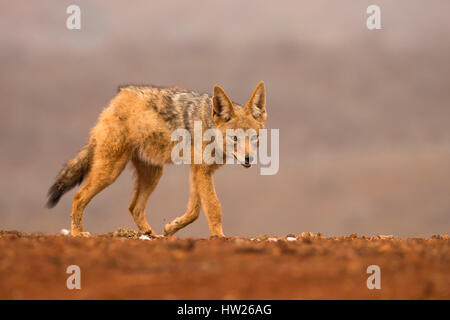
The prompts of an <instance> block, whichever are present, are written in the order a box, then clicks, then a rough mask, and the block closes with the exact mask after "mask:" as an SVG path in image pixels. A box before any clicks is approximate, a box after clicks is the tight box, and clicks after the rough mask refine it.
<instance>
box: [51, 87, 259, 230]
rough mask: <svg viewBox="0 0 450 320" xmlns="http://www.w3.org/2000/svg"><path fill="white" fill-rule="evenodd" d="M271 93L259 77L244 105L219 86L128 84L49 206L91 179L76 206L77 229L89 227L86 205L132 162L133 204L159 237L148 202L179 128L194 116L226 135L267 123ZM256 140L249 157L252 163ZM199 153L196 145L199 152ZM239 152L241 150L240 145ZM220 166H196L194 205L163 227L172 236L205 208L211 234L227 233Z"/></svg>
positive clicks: (143, 224)
mask: <svg viewBox="0 0 450 320" xmlns="http://www.w3.org/2000/svg"><path fill="white" fill-rule="evenodd" d="M265 105H266V93H265V87H264V83H263V82H260V83H259V84H258V86H257V87H256V88H255V90H254V91H253V94H252V95H251V97H250V99H249V100H248V102H247V104H246V105H245V106H241V105H239V104H237V103H234V102H232V101H231V100H230V98H229V97H228V96H227V95H226V93H225V92H224V90H223V89H222V88H221V87H219V86H215V87H214V93H213V96H212V97H210V96H209V95H208V94H199V93H196V92H193V91H189V90H186V89H182V88H164V87H157V86H122V87H119V91H118V93H117V95H116V96H115V97H114V98H113V99H112V100H111V102H110V104H109V106H108V107H107V108H105V109H104V111H103V112H102V113H101V115H100V117H99V120H98V122H97V124H96V125H95V126H94V128H93V129H92V131H91V135H90V139H89V143H88V144H87V145H86V146H85V147H83V148H82V149H81V151H80V152H79V153H78V155H77V156H76V157H75V158H74V159H72V160H70V161H68V162H67V163H66V165H65V166H64V168H63V170H62V171H61V172H60V173H59V175H58V177H57V179H56V182H55V183H54V184H53V186H52V187H51V188H50V190H49V199H48V202H47V206H48V207H49V208H51V207H54V206H55V205H56V204H57V203H58V201H59V199H60V198H61V196H62V195H63V194H64V193H65V192H67V191H68V190H70V189H71V188H73V187H74V186H76V185H77V184H80V183H81V182H82V181H83V180H85V182H84V183H83V185H82V186H81V188H80V189H79V191H78V192H77V193H76V194H75V196H74V199H73V206H72V213H71V218H72V235H74V236H79V235H88V233H87V232H83V223H82V219H83V211H84V209H85V208H86V206H87V204H88V203H89V201H91V200H92V198H93V197H94V196H95V195H96V194H98V193H99V192H100V191H102V190H103V189H104V188H106V187H107V186H108V185H110V184H111V183H113V182H114V181H115V180H116V178H117V177H118V176H119V175H120V173H121V172H122V170H123V169H124V168H125V165H126V164H127V163H128V162H129V161H130V160H131V162H132V164H133V166H134V168H135V170H136V186H135V190H134V194H133V199H132V201H131V204H130V207H129V210H130V212H131V215H132V216H133V219H134V221H135V223H136V225H137V227H138V229H139V231H141V232H145V233H147V234H149V235H152V236H156V234H155V233H154V232H153V230H152V229H151V227H150V225H149V224H148V222H147V219H146V217H145V207H146V204H147V200H148V198H149V197H150V195H151V194H152V192H153V190H154V189H155V188H156V185H157V184H158V181H159V179H160V178H161V176H162V174H163V168H164V166H165V165H166V164H170V163H172V159H171V151H172V148H173V147H174V145H175V143H176V142H174V141H172V140H171V133H172V132H173V130H175V129H178V128H183V129H186V130H188V131H189V132H192V130H193V126H194V121H201V123H202V126H203V128H206V129H210V128H216V129H218V130H219V131H220V132H221V133H222V134H223V136H224V137H225V138H224V139H223V141H224V143H225V141H226V129H243V130H248V129H254V130H256V132H257V131H258V129H262V128H264V123H265V121H266V107H265ZM248 149H249V146H248V145H247V144H246V145H245V152H246V154H245V159H238V160H240V161H241V164H242V165H244V166H246V167H248V166H249V163H250V161H249V154H248ZM192 152H194V151H192ZM233 152H234V150H233ZM220 166H221V164H217V163H215V164H210V165H208V164H206V163H204V162H202V163H200V164H191V168H190V178H189V179H190V198H189V203H188V206H187V211H186V212H185V214H184V215H183V216H181V217H178V218H176V219H174V220H173V221H172V222H170V223H169V224H167V225H166V226H165V227H164V235H165V236H167V235H172V234H174V233H175V232H177V231H178V230H180V229H181V228H183V227H185V226H186V225H188V224H190V223H192V222H193V221H194V220H195V219H196V218H197V217H198V215H199V213H200V208H201V206H203V209H204V211H205V214H206V216H207V218H208V222H209V229H210V231H211V234H212V235H215V236H223V231H222V209H221V206H220V202H219V199H218V198H217V195H216V192H215V189H214V182H213V173H214V172H215V170H217V169H218V168H219V167H220Z"/></svg>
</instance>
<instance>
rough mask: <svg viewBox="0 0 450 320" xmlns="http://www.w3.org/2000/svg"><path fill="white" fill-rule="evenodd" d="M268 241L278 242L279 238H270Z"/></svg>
mask: <svg viewBox="0 0 450 320" xmlns="http://www.w3.org/2000/svg"><path fill="white" fill-rule="evenodd" d="M267 241H270V242H277V241H278V239H277V238H268V239H267Z"/></svg>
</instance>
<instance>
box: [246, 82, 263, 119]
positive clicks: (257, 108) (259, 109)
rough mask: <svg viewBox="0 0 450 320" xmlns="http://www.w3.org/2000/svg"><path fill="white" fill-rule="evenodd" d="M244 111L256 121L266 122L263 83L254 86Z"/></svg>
mask: <svg viewBox="0 0 450 320" xmlns="http://www.w3.org/2000/svg"><path fill="white" fill-rule="evenodd" d="M245 109H246V110H247V112H249V113H250V114H251V115H252V116H253V118H255V119H256V120H258V121H261V122H264V121H266V117H267V116H266V87H265V86H264V82H263V81H261V82H260V83H258V85H257V86H256V88H255V90H254V91H253V93H252V96H251V97H250V99H248V102H247V104H246V105H245Z"/></svg>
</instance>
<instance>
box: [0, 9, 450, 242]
mask: <svg viewBox="0 0 450 320" xmlns="http://www.w3.org/2000/svg"><path fill="white" fill-rule="evenodd" d="M70 4H77V5H79V6H80V8H81V30H68V29H67V28H66V19H67V17H68V16H69V15H68V14H67V13H66V8H67V7H68V6H69V5H70ZM370 4H378V5H379V6H380V7H381V25H382V29H381V30H373V31H370V30H368V29H367V28H366V19H367V17H368V15H367V14H366V8H367V7H368V6H369V5H370ZM0 8H1V10H0V48H1V50H0V70H1V72H0V108H1V109H0V124H1V126H0V150H1V158H0V159H1V160H0V161H1V162H0V229H19V230H22V231H28V232H35V231H39V232H50V233H57V232H59V230H60V229H61V228H70V218H69V214H70V209H71V202H72V197H73V195H74V193H75V190H72V191H71V192H70V193H68V194H67V195H66V196H65V197H64V198H63V199H62V201H61V202H60V204H59V205H58V206H57V207H56V208H55V209H53V210H48V209H45V208H44V203H45V201H46V193H47V189H48V187H49V186H50V185H51V184H52V183H53V180H54V178H55V176H56V174H57V173H58V171H59V170H60V169H61V167H62V165H63V163H64V162H65V161H67V160H68V159H71V158H72V157H73V156H74V155H75V154H76V153H77V152H78V150H79V148H81V147H82V146H83V145H84V144H85V142H86V141H87V139H88V133H89V129H90V128H91V127H92V126H93V125H94V124H95V122H96V119H97V116H98V114H99V113H100V112H101V110H102V108H104V107H105V106H107V104H108V102H109V100H110V99H112V98H113V96H114V95H115V93H116V88H117V86H118V85H120V84H126V83H142V84H145V83H148V84H158V85H178V86H182V87H186V88H189V89H193V90H196V91H199V92H211V91H212V87H213V85H214V84H220V85H221V86H222V87H223V88H224V89H225V90H226V91H227V93H228V94H229V95H230V97H231V98H232V99H233V100H235V101H238V102H241V103H245V102H246V100H247V99H248V97H249V96H250V94H251V92H252V90H253V88H254V87H255V86H256V84H257V83H258V82H259V81H260V80H264V81H265V83H266V87H267V95H268V96H267V98H268V100H267V103H268V104H267V109H268V121H267V127H268V128H278V129H280V170H279V173H278V174H277V175H273V176H261V175H260V174H259V169H258V168H252V169H250V170H246V169H244V168H242V167H241V166H225V167H224V168H223V169H221V170H219V171H218V172H217V173H216V188H217V192H218V195H219V198H220V200H221V203H222V208H223V212H224V230H225V234H226V235H229V236H256V235H263V234H272V235H280V236H282V235H286V234H287V233H295V234H299V233H301V232H303V231H311V232H321V233H323V234H325V235H327V236H332V235H343V234H350V233H358V234H360V235H376V234H393V235H395V236H430V235H432V234H439V233H441V234H442V233H448V231H449V230H450V196H449V195H450V179H449V178H450V148H449V147H450V126H449V120H450V90H449V88H450V81H449V80H450V59H449V57H450V42H449V36H450V20H449V19H448V12H450V2H449V1H444V0H443V1H438V0H433V1H427V2H424V1H419V0H417V1H411V0H408V1H406V0H403V1H381V0H377V1H361V0H358V1H357V0H352V1H349V0H340V1H334V0H328V1H321V0H314V1H312V0H310V1H302V2H300V1H277V2H275V1H261V0H258V1H256V0H251V1H237V0H233V1H220V2H219V1H206V0H205V1H189V2H187V1H151V2H150V1H133V2H129V1H128V2H124V1H114V2H113V1H108V2H107V3H106V2H100V1H96V2H93V1H81V0H77V1H56V0H55V1H48V0H42V1H36V2H30V1H23V0H18V1H14V2H11V1H5V0H2V1H0ZM133 184H134V183H133V179H132V170H131V169H127V170H125V171H124V172H123V174H122V175H121V176H120V178H119V179H118V180H117V181H116V183H114V184H113V185H112V186H110V187H109V188H107V189H106V190H105V191H103V192H102V193H100V194H99V195H98V196H97V197H96V198H95V199H94V200H93V201H92V202H91V203H90V205H89V206H88V208H87V210H86V213H85V216H84V223H85V229H86V230H87V231H90V232H91V233H103V232H109V231H113V230H115V229H116V228H118V227H131V228H135V226H134V223H133V221H132V218H131V215H130V214H129V213H128V210H127V208H128V205H129V202H130V201H131V195H132V190H133ZM188 194H189V192H188V167H186V166H170V167H167V168H166V171H165V175H164V176H163V178H162V179H161V182H160V184H159V186H158V188H157V189H156V191H155V192H154V194H153V195H152V197H151V198H150V201H149V205H148V207H147V217H148V219H149V221H150V224H151V225H152V227H153V229H154V230H155V231H157V232H158V233H160V232H162V228H163V226H164V224H165V223H167V222H169V221H171V220H172V219H173V218H175V217H176V216H180V215H182V214H183V213H184V211H185V207H186V204H187V200H188ZM177 235H179V236H202V237H203V236H209V231H208V227H207V222H206V218H205V217H204V215H203V213H202V214H201V216H200V218H199V220H198V221H197V222H195V223H194V224H192V225H190V226H188V227H187V228H185V229H184V230H182V231H181V232H179V233H178V234H177Z"/></svg>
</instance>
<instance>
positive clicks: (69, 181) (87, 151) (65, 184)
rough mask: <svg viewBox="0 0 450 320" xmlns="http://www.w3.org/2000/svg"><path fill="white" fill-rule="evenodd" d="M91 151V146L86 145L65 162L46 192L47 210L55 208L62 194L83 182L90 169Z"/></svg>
mask: <svg viewBox="0 0 450 320" xmlns="http://www.w3.org/2000/svg"><path fill="white" fill-rule="evenodd" d="M92 149H93V146H92V145H87V146H85V147H83V149H81V151H80V152H79V153H78V154H77V156H76V157H75V158H74V159H72V160H70V161H67V163H66V164H65V165H64V168H63V169H62V170H61V172H60V173H59V174H58V177H57V178H56V181H55V183H54V184H53V185H52V186H51V187H50V189H49V190H48V200H47V208H53V207H54V206H56V204H57V203H58V201H59V199H61V197H62V196H63V194H64V193H66V192H67V191H69V190H70V189H72V188H73V187H75V186H76V185H77V184H80V183H81V182H82V181H83V179H84V177H85V176H86V174H87V173H88V172H89V169H90V167H91V160H92V151H93V150H92Z"/></svg>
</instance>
